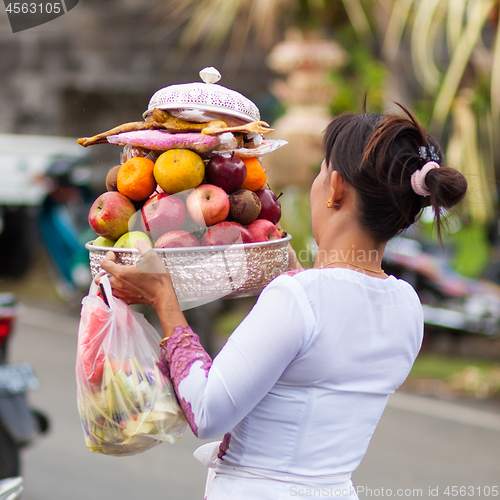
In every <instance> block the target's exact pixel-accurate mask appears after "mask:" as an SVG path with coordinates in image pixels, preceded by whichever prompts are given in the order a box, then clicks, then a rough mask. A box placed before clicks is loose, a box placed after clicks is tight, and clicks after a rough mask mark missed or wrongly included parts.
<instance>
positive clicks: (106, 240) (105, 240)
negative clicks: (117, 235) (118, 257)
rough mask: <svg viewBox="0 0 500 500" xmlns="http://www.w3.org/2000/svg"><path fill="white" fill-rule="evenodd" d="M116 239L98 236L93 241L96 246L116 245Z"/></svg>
mask: <svg viewBox="0 0 500 500" xmlns="http://www.w3.org/2000/svg"><path fill="white" fill-rule="evenodd" d="M115 241H116V240H111V239H109V238H105V237H104V236H98V237H97V238H96V239H95V240H94V241H93V243H92V245H95V246H96V247H114V246H115Z"/></svg>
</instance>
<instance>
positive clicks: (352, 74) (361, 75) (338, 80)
mask: <svg viewBox="0 0 500 500" xmlns="http://www.w3.org/2000/svg"><path fill="white" fill-rule="evenodd" d="M349 57H350V60H349V64H347V65H346V66H345V67H344V68H342V69H341V70H339V71H336V72H335V73H333V74H332V76H331V78H332V83H333V85H334V86H335V88H336V92H335V96H334V98H333V101H332V103H331V105H330V108H331V111H332V113H333V114H338V113H342V112H343V111H355V110H359V108H360V105H361V103H362V101H363V96H364V95H365V94H366V95H367V98H368V107H369V109H370V111H375V112H382V111H383V108H384V103H385V95H384V89H385V85H386V81H387V68H386V67H385V65H384V64H383V63H382V62H381V61H379V60H377V59H375V58H374V57H373V55H372V54H371V52H370V51H369V50H368V49H367V48H366V47H364V46H363V45H359V44H356V45H354V47H353V49H352V50H350V51H349Z"/></svg>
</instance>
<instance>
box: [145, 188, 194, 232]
mask: <svg viewBox="0 0 500 500" xmlns="http://www.w3.org/2000/svg"><path fill="white" fill-rule="evenodd" d="M186 219H187V212H186V207H185V205H184V203H182V201H181V200H179V198H177V197H176V196H173V195H170V194H167V193H160V194H156V195H155V196H153V197H151V198H149V199H148V200H147V201H146V203H144V206H143V207H142V210H141V224H142V228H143V229H144V231H146V232H150V233H151V237H152V239H153V240H156V239H158V238H159V237H160V236H161V235H162V234H164V233H166V232H168V231H174V230H175V229H181V228H182V227H184V224H186Z"/></svg>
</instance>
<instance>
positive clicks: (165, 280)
mask: <svg viewBox="0 0 500 500" xmlns="http://www.w3.org/2000/svg"><path fill="white" fill-rule="evenodd" d="M137 248H138V250H139V251H140V252H141V254H142V257H141V259H140V260H139V261H138V262H137V264H136V265H135V266H125V265H122V264H117V263H116V255H115V254H114V253H113V251H109V252H108V253H107V254H106V256H105V258H104V259H103V260H102V262H101V268H102V269H103V271H106V272H107V273H108V275H109V281H110V283H111V287H112V288H113V295H115V296H116V297H119V298H121V299H123V300H124V301H125V302H126V303H127V304H146V305H149V306H152V307H154V308H155V309H157V308H158V307H160V305H162V307H164V306H165V301H167V302H168V303H170V305H171V306H177V307H178V303H177V298H176V296H175V292H174V289H173V286H172V280H171V278H170V274H169V272H168V271H167V268H166V267H165V264H164V263H163V262H162V261H161V259H160V258H159V257H158V255H157V254H156V252H154V251H153V249H152V248H151V246H150V245H148V244H147V243H146V242H145V241H140V242H139V243H138V245H137ZM99 280H100V276H99V275H98V276H97V277H96V279H95V281H96V283H99Z"/></svg>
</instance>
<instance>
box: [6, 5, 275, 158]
mask: <svg viewBox="0 0 500 500" xmlns="http://www.w3.org/2000/svg"><path fill="white" fill-rule="evenodd" d="M171 26H172V22H171V20H169V19H168V18H166V14H165V10H164V2H163V1H162V0H141V1H140V2H138V1H136V0H81V1H80V2H79V4H78V5H77V6H76V7H75V8H74V9H72V10H71V11H70V12H69V13H67V14H66V15H64V16H62V17H60V18H58V19H56V20H54V21H51V22H49V23H47V24H45V25H42V26H39V27H36V28H32V29H30V30H26V31H22V32H18V33H15V34H13V33H12V31H11V29H10V25H9V22H8V19H7V15H6V13H5V11H4V12H3V14H1V15H0V75H1V84H0V109H1V110H2V111H1V113H0V133H20V134H48V135H63V136H77V137H80V136H89V135H94V134H95V133H98V132H101V131H103V130H106V129H108V128H111V127H113V126H115V125H118V124H120V123H123V122H126V121H136V120H141V119H142V112H143V111H144V110H145V109H146V108H147V104H148V101H149V98H150V96H151V95H152V94H153V93H154V92H155V91H156V90H158V89H159V88H161V87H164V86H166V85H170V84H173V83H184V82H190V81H199V77H198V71H199V70H200V69H201V68H202V67H205V66H216V67H217V68H218V69H219V70H220V71H221V73H222V75H223V78H222V80H221V82H220V83H221V84H222V85H224V86H227V87H229V88H233V89H235V90H237V91H239V92H241V93H243V94H245V95H247V96H248V97H249V98H251V99H253V100H254V101H255V102H256V104H257V105H259V107H262V106H261V105H262V103H265V102H267V101H268V100H269V96H270V94H269V91H268V88H269V84H270V81H271V79H272V74H271V72H270V71H269V70H268V69H267V68H266V64H265V54H263V53H261V52H258V51H257V50H252V48H251V47H250V48H249V49H248V50H247V51H246V53H245V55H244V56H243V57H242V58H237V60H236V61H234V58H233V64H227V61H228V59H227V58H226V59H225V56H224V54H222V53H214V52H210V51H205V50H202V48H201V49H199V50H196V51H191V52H190V53H188V52H186V51H183V50H181V49H180V48H179V47H178V44H177V39H178V34H179V33H178V31H176V30H174V29H172V28H171ZM225 62H226V64H225ZM264 119H265V116H264ZM109 147H110V148H113V147H111V146H109ZM96 148H99V154H104V152H105V150H106V148H108V146H98V147H97V146H96Z"/></svg>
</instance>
